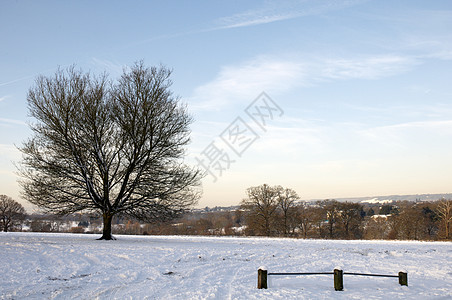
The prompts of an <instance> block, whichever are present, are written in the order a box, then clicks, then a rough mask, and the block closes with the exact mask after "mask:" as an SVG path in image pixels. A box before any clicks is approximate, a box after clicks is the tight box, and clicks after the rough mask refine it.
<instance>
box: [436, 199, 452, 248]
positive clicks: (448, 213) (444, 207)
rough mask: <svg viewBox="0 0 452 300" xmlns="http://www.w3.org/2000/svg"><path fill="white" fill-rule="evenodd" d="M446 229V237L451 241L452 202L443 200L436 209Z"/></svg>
mask: <svg viewBox="0 0 452 300" xmlns="http://www.w3.org/2000/svg"><path fill="white" fill-rule="evenodd" d="M436 212H437V214H438V216H439V218H440V219H441V222H442V226H443V228H444V237H445V238H446V239H450V223H452V200H450V199H447V200H446V199H441V200H440V201H439V203H438V206H437V208H436Z"/></svg>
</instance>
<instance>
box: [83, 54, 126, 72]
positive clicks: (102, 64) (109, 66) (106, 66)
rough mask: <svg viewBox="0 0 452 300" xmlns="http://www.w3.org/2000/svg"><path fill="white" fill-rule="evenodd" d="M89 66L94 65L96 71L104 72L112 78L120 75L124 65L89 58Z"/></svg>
mask: <svg viewBox="0 0 452 300" xmlns="http://www.w3.org/2000/svg"><path fill="white" fill-rule="evenodd" d="M91 64H92V65H94V66H95V67H96V68H97V69H99V70H102V71H106V72H107V73H109V74H111V75H114V76H118V75H120V74H122V71H123V69H124V65H123V64H121V63H118V62H115V61H111V60H107V59H100V58H96V57H93V58H91Z"/></svg>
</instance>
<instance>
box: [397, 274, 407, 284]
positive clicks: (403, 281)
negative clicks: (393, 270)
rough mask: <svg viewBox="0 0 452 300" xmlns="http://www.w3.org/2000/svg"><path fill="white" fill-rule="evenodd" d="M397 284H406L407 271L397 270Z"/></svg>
mask: <svg viewBox="0 0 452 300" xmlns="http://www.w3.org/2000/svg"><path fill="white" fill-rule="evenodd" d="M399 284H400V285H406V286H408V273H405V272H399Z"/></svg>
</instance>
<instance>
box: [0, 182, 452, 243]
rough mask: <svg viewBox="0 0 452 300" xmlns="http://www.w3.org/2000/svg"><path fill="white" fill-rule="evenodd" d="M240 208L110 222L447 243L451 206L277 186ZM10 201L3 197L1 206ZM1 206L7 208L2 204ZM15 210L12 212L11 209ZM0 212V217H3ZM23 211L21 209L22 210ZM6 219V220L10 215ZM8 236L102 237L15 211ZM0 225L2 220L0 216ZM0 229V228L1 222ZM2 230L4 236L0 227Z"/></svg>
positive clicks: (67, 219)
mask: <svg viewBox="0 0 452 300" xmlns="http://www.w3.org/2000/svg"><path fill="white" fill-rule="evenodd" d="M247 196H248V197H247V198H245V199H244V200H243V201H242V202H241V205H240V206H239V207H235V208H234V209H231V208H219V209H208V208H206V209H204V210H193V211H191V212H189V213H187V214H185V215H184V216H183V217H181V218H178V219H176V220H173V221H170V222H160V223H143V222H140V221H138V220H136V219H130V218H115V219H114V221H113V224H112V231H113V233H114V234H149V235H216V236H222V235H228V236H234V235H236V236H272V237H294V238H320V239H390V240H451V239H452V236H451V232H450V231H451V228H450V225H451V223H452V200H450V199H439V200H437V201H430V202H423V201H422V202H421V201H416V202H413V201H397V202H392V203H386V204H378V203H354V202H339V201H336V200H331V199H327V200H322V201H315V202H311V201H307V202H306V201H300V199H299V196H298V195H297V193H296V192H295V191H294V190H292V189H288V188H283V187H281V186H268V185H261V186H258V187H252V188H249V189H248V190H247ZM5 199H9V200H12V199H10V198H8V197H6V196H4V197H3V198H2V200H5ZM0 203H10V201H4V202H0ZM14 207H16V206H14ZM2 209H3V208H2V207H0V212H3V211H5V210H4V209H3V210H2ZM22 209H23V208H22ZM10 215H11V214H10ZM15 216H16V218H15V219H14V218H13V219H14V220H12V221H10V223H8V224H13V225H8V226H7V230H8V231H22V230H27V231H37V232H73V233H99V232H102V216H100V215H95V214H73V215H69V216H56V215H37V214H33V215H29V216H26V215H25V213H24V211H22V210H21V209H20V207H19V209H18V213H17V214H16V215H15ZM1 217H2V220H4V216H3V215H2V216H1ZM1 224H4V221H2V223H1ZM2 226H3V227H1V230H4V225H2Z"/></svg>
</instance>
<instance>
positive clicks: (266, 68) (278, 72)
mask: <svg viewBox="0 0 452 300" xmlns="http://www.w3.org/2000/svg"><path fill="white" fill-rule="evenodd" d="M302 78H303V66H302V64H300V63H297V62H294V61H289V60H283V59H277V58H271V57H263V56H261V57H258V58H255V59H253V60H250V61H247V62H245V63H243V64H239V65H234V66H226V67H223V68H222V69H221V70H220V72H219V74H218V76H217V77H216V78H215V79H214V80H213V81H211V82H208V83H207V84H205V85H202V86H200V87H198V88H196V89H195V91H194V96H193V97H192V99H193V100H194V101H195V103H194V104H192V106H191V108H192V109H195V110H197V109H198V110H199V109H201V110H204V109H206V110H219V109H221V108H223V107H224V106H225V105H226V104H228V103H237V102H241V101H248V102H250V101H252V100H253V99H254V98H255V97H257V95H259V94H260V93H261V92H262V91H266V92H268V93H270V94H271V93H274V92H281V91H285V90H288V89H290V88H291V87H292V86H294V85H299V84H300V80H302Z"/></svg>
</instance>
